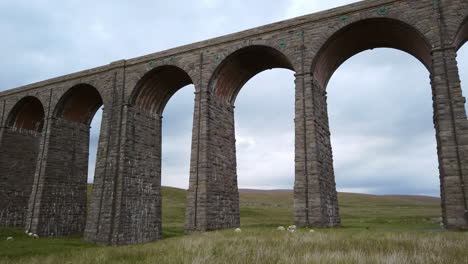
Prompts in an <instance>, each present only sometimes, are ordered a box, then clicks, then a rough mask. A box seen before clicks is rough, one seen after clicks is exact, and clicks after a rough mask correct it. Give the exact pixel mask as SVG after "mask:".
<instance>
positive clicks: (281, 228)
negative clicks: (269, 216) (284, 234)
mask: <svg viewBox="0 0 468 264" xmlns="http://www.w3.org/2000/svg"><path fill="white" fill-rule="evenodd" d="M276 230H278V231H284V230H286V229H285V228H284V226H278V228H276Z"/></svg>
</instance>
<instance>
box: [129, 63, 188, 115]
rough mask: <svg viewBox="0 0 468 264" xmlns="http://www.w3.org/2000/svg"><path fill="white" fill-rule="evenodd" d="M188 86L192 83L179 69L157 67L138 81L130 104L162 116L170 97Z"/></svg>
mask: <svg viewBox="0 0 468 264" xmlns="http://www.w3.org/2000/svg"><path fill="white" fill-rule="evenodd" d="M189 84H193V81H192V79H191V78H190V76H189V75H188V74H187V73H186V72H185V71H184V70H182V69H181V68H179V67H176V66H171V65H165V66H161V67H157V68H155V69H153V70H151V71H150V72H148V73H146V74H145V75H144V76H143V77H142V78H141V79H140V80H139V81H138V83H137V85H136V87H135V90H134V94H133V96H132V99H131V103H132V105H135V106H136V107H138V108H139V109H141V110H143V111H146V112H148V113H154V114H159V115H162V113H163V111H164V107H165V106H166V104H167V102H168V101H169V99H170V98H171V97H172V95H174V94H175V93H176V92H177V91H178V90H179V89H181V88H182V87H184V86H187V85H189Z"/></svg>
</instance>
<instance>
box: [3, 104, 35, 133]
mask: <svg viewBox="0 0 468 264" xmlns="http://www.w3.org/2000/svg"><path fill="white" fill-rule="evenodd" d="M7 126H8V127H14V128H16V129H23V130H31V131H37V132H41V131H42V128H43V126H44V107H43V105H42V103H41V101H39V99H37V98H36V97H32V96H28V97H25V98H23V99H21V100H20V101H19V102H18V103H17V104H16V105H15V107H14V108H13V110H12V111H11V113H10V116H9V117H8V121H7Z"/></svg>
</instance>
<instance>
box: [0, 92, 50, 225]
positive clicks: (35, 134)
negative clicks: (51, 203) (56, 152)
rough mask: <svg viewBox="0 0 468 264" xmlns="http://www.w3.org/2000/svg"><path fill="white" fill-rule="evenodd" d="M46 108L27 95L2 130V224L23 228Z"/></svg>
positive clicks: (0, 133)
mask: <svg viewBox="0 0 468 264" xmlns="http://www.w3.org/2000/svg"><path fill="white" fill-rule="evenodd" d="M44 117H45V115H44V107H43V105H42V103H41V101H40V100H39V99H38V98H37V97H34V96H26V97H23V98H22V99H21V100H19V101H18V102H17V103H16V104H15V105H14V106H13V108H12V110H11V111H10V113H9V114H8V116H7V119H6V127H5V128H4V129H0V179H1V180H0V226H14V227H23V226H24V223H25V217H26V213H27V208H28V200H29V198H30V195H31V191H32V188H33V182H34V173H35V169H36V161H37V158H38V153H39V145H40V139H41V137H42V133H41V132H42V130H43V127H44Z"/></svg>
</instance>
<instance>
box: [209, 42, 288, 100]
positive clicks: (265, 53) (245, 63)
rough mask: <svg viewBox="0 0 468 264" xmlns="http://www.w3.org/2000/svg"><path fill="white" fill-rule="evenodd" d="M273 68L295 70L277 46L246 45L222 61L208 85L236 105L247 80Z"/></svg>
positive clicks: (221, 96)
mask: <svg viewBox="0 0 468 264" xmlns="http://www.w3.org/2000/svg"><path fill="white" fill-rule="evenodd" d="M273 68H283V69H288V70H292V71H295V70H294V67H293V65H292V63H291V62H290V60H289V58H288V57H287V56H286V55H285V54H284V53H282V52H281V51H279V50H277V49H275V48H272V47H270V46H263V45H254V46H248V47H244V48H241V49H239V50H236V51H235V52H233V53H232V54H230V55H229V56H227V57H226V58H225V59H224V60H223V61H222V62H221V64H220V65H219V66H218V67H217V68H216V70H215V71H214V74H213V77H212V78H211V80H210V82H209V86H208V87H209V89H210V90H211V91H212V92H213V93H214V94H215V95H216V96H218V97H220V98H223V99H224V100H225V101H227V102H229V103H230V104H232V105H234V102H235V100H236V97H237V94H238V93H239V91H240V89H241V88H242V87H243V86H244V84H245V83H247V81H249V80H250V79H251V78H252V77H253V76H255V75H257V74H258V73H260V72H262V71H265V70H268V69H273Z"/></svg>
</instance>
